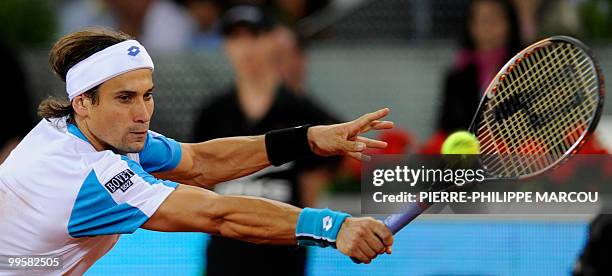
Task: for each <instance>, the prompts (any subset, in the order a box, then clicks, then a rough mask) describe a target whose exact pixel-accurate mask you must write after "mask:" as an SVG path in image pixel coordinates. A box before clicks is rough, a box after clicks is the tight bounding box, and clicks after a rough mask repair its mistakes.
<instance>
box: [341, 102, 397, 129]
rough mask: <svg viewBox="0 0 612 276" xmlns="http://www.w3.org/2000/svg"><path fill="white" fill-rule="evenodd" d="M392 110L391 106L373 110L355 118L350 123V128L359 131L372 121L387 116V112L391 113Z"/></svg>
mask: <svg viewBox="0 0 612 276" xmlns="http://www.w3.org/2000/svg"><path fill="white" fill-rule="evenodd" d="M389 112H390V110H389V108H383V109H380V110H378V111H375V112H372V113H367V114H365V115H363V116H361V117H359V118H357V119H356V120H354V121H353V122H351V124H350V128H351V129H350V130H351V132H358V131H360V130H361V129H363V128H365V127H367V126H368V125H370V123H372V122H373V121H376V120H378V119H380V118H383V117H385V116H387V114H389Z"/></svg>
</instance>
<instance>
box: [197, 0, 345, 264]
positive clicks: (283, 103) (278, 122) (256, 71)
mask: <svg viewBox="0 0 612 276" xmlns="http://www.w3.org/2000/svg"><path fill="white" fill-rule="evenodd" d="M222 30H223V33H224V35H225V44H224V48H225V50H226V53H227V56H228V58H229V60H230V62H231V63H232V65H233V67H234V70H235V72H236V80H235V83H234V85H232V87H231V88H229V89H228V91H226V93H223V94H221V95H220V96H218V97H216V98H214V99H212V100H211V101H207V105H206V106H205V108H204V109H203V111H202V113H201V114H200V117H199V119H198V120H197V121H196V127H195V140H209V139H214V138H220V137H227V136H239V135H256V134H262V133H266V132H267V131H270V130H273V129H278V128H281V127H291V126H299V125H303V124H323V123H334V122H335V121H336V120H335V119H334V118H333V117H332V116H330V115H329V114H328V113H327V112H325V111H323V110H322V109H321V108H319V107H317V106H316V105H315V104H314V103H313V102H312V101H310V100H308V98H306V97H304V96H297V95H296V94H297V93H295V92H294V91H291V90H290V89H289V88H288V87H287V86H285V85H283V84H282V83H283V79H282V75H281V74H280V70H279V69H280V68H281V62H282V61H280V60H279V53H280V52H281V51H279V50H280V49H279V47H282V46H281V45H279V41H280V39H279V36H280V34H281V33H280V30H281V29H280V28H277V27H276V26H274V24H273V23H272V22H271V21H270V20H269V19H268V18H267V17H266V16H265V15H264V13H263V12H262V10H260V9H258V8H257V7H254V6H236V7H234V8H231V9H229V10H228V11H227V12H226V13H225V15H224V16H223V18H222ZM283 31H286V29H283ZM336 163H337V159H331V160H330V159H324V158H310V159H304V160H300V161H296V162H292V163H288V164H285V165H283V166H280V167H270V168H267V169H264V170H262V171H260V172H258V173H256V174H254V175H251V176H248V177H244V178H240V179H236V180H233V181H230V182H227V183H222V184H219V185H217V186H216V187H215V191H216V192H218V193H221V194H239V195H250V196H258V197H265V198H269V199H274V200H278V201H282V202H286V203H289V204H293V205H296V206H312V205H313V204H314V203H315V200H316V196H317V195H318V192H319V191H320V190H321V187H322V185H323V184H325V182H327V181H328V180H329V178H330V175H331V171H332V169H333V167H334V165H335V164H336ZM206 256H207V260H208V261H207V275H250V274H252V275H257V274H260V273H261V274H265V275H303V274H304V267H305V260H306V252H305V249H303V248H297V247H293V246H274V245H255V244H249V243H245V242H241V241H238V240H232V239H227V238H222V237H217V236H213V237H212V238H211V241H210V243H209V245H208V250H207V255H206ZM245 256H249V257H248V258H245ZM272 263H274V265H271V264H272Z"/></svg>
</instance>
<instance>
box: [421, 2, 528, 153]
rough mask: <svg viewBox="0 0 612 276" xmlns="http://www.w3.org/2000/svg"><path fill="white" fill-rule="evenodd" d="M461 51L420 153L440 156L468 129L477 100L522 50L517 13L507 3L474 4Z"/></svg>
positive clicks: (448, 75)
mask: <svg viewBox="0 0 612 276" xmlns="http://www.w3.org/2000/svg"><path fill="white" fill-rule="evenodd" d="M468 12H469V13H468V17H467V21H466V23H465V32H464V33H465V35H464V38H463V41H462V48H461V50H460V51H459V53H458V54H457V56H456V59H455V63H454V65H453V67H452V69H451V70H450V72H449V73H448V74H447V75H446V77H445V82H444V91H443V94H442V105H441V109H440V110H439V115H438V116H439V117H438V122H437V127H436V128H437V131H436V133H435V134H434V135H433V136H432V138H431V139H430V140H429V141H428V143H427V144H426V145H425V146H424V147H423V148H422V149H421V150H420V152H421V153H427V154H439V153H440V148H441V147H442V142H443V141H444V139H445V138H446V136H447V135H448V134H450V133H452V132H454V131H456V130H462V129H467V128H468V127H469V126H470V123H471V120H472V117H473V116H474V113H475V112H476V109H477V108H478V103H479V102H480V97H481V95H482V93H483V92H484V90H485V89H486V88H487V85H488V84H489V82H490V81H491V79H492V78H493V77H494V76H495V74H496V73H497V72H498V71H499V69H500V68H501V67H502V66H503V65H504V63H505V62H506V61H507V60H508V59H510V58H511V57H512V56H514V54H516V53H517V52H518V51H520V50H521V48H522V47H521V42H520V41H521V40H520V33H519V26H518V21H517V17H516V12H515V10H514V8H513V6H512V5H511V3H510V2H508V1H506V0H474V1H472V2H471V4H470V7H469V11H468Z"/></svg>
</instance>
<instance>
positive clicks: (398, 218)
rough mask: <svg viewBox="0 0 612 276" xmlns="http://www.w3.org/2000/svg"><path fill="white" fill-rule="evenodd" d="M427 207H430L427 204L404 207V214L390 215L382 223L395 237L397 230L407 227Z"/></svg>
mask: <svg viewBox="0 0 612 276" xmlns="http://www.w3.org/2000/svg"><path fill="white" fill-rule="evenodd" d="M429 206H431V204H427V203H421V204H417V203H415V204H410V205H406V207H405V210H404V213H402V214H394V215H390V216H388V217H387V218H386V219H385V220H384V223H385V225H386V226H387V227H388V228H389V230H391V233H393V234H394V235H395V234H396V233H397V232H399V230H402V228H404V226H406V225H408V224H409V223H410V222H412V221H413V220H414V219H415V218H417V217H418V216H419V215H420V214H422V213H423V212H425V210H427V208H429Z"/></svg>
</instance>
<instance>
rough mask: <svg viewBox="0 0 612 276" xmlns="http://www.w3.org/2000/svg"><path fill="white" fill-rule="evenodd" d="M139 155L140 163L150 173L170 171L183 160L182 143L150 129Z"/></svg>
mask: <svg viewBox="0 0 612 276" xmlns="http://www.w3.org/2000/svg"><path fill="white" fill-rule="evenodd" d="M138 157H139V158H140V165H141V166H142V168H143V169H144V170H145V171H146V172H148V173H154V172H163V171H169V170H172V169H174V168H176V166H178V164H179V162H180V161H181V145H180V144H179V143H178V142H177V141H174V140H173V139H170V138H166V137H164V136H163V135H161V134H157V133H155V132H152V131H149V133H147V141H146V142H145V146H144V148H143V149H142V151H141V152H140V153H139V154H138Z"/></svg>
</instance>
